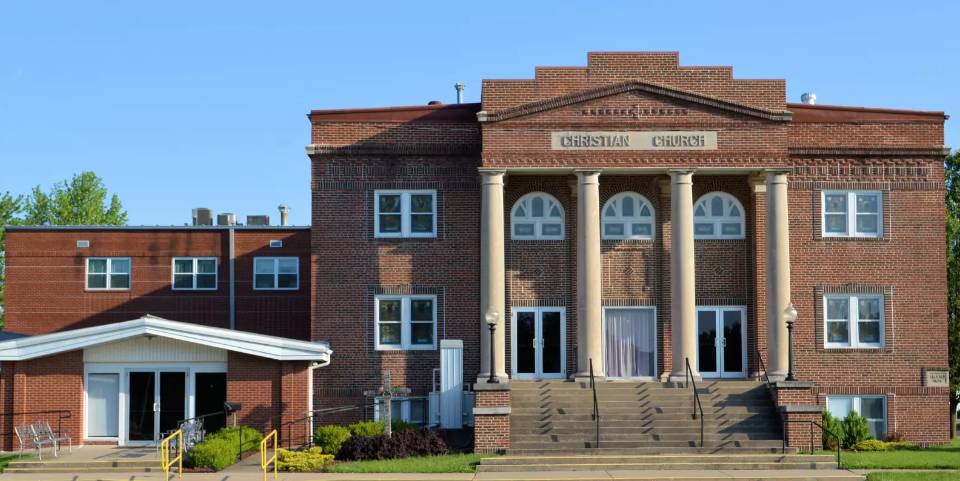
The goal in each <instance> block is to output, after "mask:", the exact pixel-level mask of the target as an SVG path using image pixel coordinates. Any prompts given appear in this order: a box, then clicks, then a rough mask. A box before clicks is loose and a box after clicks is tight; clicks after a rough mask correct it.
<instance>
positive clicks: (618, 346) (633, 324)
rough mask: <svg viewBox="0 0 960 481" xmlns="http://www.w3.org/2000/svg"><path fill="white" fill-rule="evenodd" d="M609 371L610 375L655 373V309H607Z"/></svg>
mask: <svg viewBox="0 0 960 481" xmlns="http://www.w3.org/2000/svg"><path fill="white" fill-rule="evenodd" d="M606 324H607V326H606V337H607V339H606V363H605V367H606V372H607V376H608V377H623V378H630V377H646V376H653V375H654V372H653V370H654V356H655V354H654V342H655V339H654V338H655V329H654V325H655V319H654V316H653V309H608V310H607V311H606Z"/></svg>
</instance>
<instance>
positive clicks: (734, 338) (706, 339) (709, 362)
mask: <svg viewBox="0 0 960 481" xmlns="http://www.w3.org/2000/svg"><path fill="white" fill-rule="evenodd" d="M746 341H747V310H746V308H744V307H698V308H697V370H698V371H700V375H701V376H703V377H705V378H744V377H747V349H746Z"/></svg>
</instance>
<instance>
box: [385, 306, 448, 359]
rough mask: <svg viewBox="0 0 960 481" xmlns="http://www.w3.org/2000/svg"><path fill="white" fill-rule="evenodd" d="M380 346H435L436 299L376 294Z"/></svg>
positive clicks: (401, 347) (420, 347)
mask: <svg viewBox="0 0 960 481" xmlns="http://www.w3.org/2000/svg"><path fill="white" fill-rule="evenodd" d="M375 317H376V319H375V321H376V329H375V338H376V339H375V342H376V347H377V349H434V348H435V347H436V340H435V339H436V333H437V298H436V297H434V296H377V298H376V306H375Z"/></svg>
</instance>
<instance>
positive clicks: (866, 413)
mask: <svg viewBox="0 0 960 481" xmlns="http://www.w3.org/2000/svg"><path fill="white" fill-rule="evenodd" d="M827 410H828V411H830V414H832V415H833V417H835V418H838V419H843V418H845V417H847V414H849V413H850V411H854V412H856V413H857V414H859V415H861V416H863V417H865V418H867V425H869V426H870V434H871V435H872V436H873V438H874V439H883V438H884V437H885V436H886V434H887V398H886V397H885V396H827Z"/></svg>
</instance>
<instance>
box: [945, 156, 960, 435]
mask: <svg viewBox="0 0 960 481" xmlns="http://www.w3.org/2000/svg"><path fill="white" fill-rule="evenodd" d="M945 168H946V176H945V177H946V187H947V193H946V199H945V201H946V206H947V337H948V341H947V342H948V346H949V347H948V353H949V354H948V356H949V357H948V359H949V363H950V416H951V418H950V419H951V421H952V423H951V425H950V426H951V428H950V436H951V437H953V436H954V435H955V434H956V432H957V428H956V426H957V404H958V403H960V151H957V152H954V153H953V154H952V155H950V156H948V157H947V160H946V162H945Z"/></svg>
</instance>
